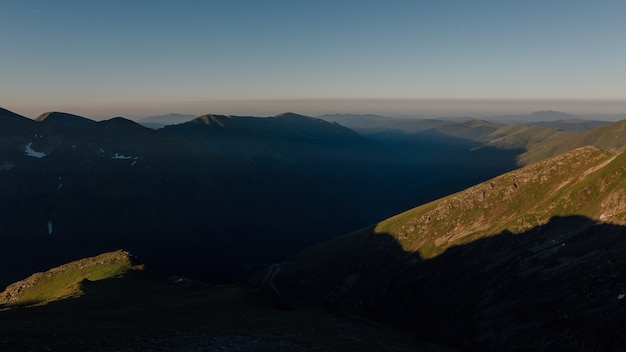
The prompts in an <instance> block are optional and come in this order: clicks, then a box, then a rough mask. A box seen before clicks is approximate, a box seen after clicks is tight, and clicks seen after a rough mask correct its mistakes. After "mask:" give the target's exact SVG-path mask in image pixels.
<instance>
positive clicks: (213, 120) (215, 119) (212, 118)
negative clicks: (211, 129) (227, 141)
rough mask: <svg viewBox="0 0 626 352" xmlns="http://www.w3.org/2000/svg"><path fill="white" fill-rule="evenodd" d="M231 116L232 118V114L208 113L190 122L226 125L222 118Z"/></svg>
mask: <svg viewBox="0 0 626 352" xmlns="http://www.w3.org/2000/svg"><path fill="white" fill-rule="evenodd" d="M229 118H231V116H225V115H213V114H206V115H202V116H199V117H196V118H195V119H193V120H191V121H189V122H191V123H196V124H204V125H208V126H211V125H218V126H222V127H224V123H223V122H222V121H221V120H224V119H229Z"/></svg>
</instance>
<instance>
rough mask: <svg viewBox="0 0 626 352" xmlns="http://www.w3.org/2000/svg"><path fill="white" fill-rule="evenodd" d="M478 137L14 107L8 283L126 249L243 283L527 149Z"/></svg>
mask: <svg viewBox="0 0 626 352" xmlns="http://www.w3.org/2000/svg"><path fill="white" fill-rule="evenodd" d="M475 145H476V143H475V142H473V141H465V140H461V139H458V138H455V137H447V136H443V137H438V138H436V139H433V138H431V137H428V138H423V139H412V140H411V141H407V142H404V141H402V142H394V143H387V142H384V141H381V140H376V139H374V138H370V137H368V136H363V135H360V134H358V133H356V132H354V131H352V130H350V129H348V128H346V127H343V126H341V125H338V124H335V123H329V122H326V121H324V120H321V119H317V118H311V117H306V116H302V115H297V114H292V113H287V114H282V115H278V116H275V117H240V116H219V115H204V116H200V117H198V118H194V119H192V120H190V121H188V122H185V123H182V124H178V125H172V126H167V127H164V128H161V129H159V130H153V129H149V128H145V127H143V126H141V125H139V124H137V123H136V122H133V121H130V120H128V119H125V118H121V117H117V118H112V119H109V120H104V121H98V122H96V121H93V120H90V119H86V118H84V117H80V116H76V115H73V114H68V113H60V112H52V113H46V114H42V115H41V116H40V117H39V118H37V119H35V120H31V119H28V118H25V117H23V116H19V115H17V114H14V113H11V112H9V111H7V110H2V114H0V182H1V183H2V184H3V185H4V186H5V187H3V188H2V189H0V197H1V198H2V199H3V203H2V205H0V211H1V213H2V214H4V216H3V217H2V218H0V238H1V239H2V240H3V241H4V243H5V245H4V246H3V248H2V255H1V256H0V284H2V285H7V284H9V283H11V282H13V281H15V280H18V279H20V278H23V277H24V276H26V275H28V274H30V273H32V272H36V271H41V270H45V269H46V268H49V267H52V266H55V265H60V264H62V263H64V262H66V261H68V260H73V259H78V258H82V257H86V256H92V255H96V254H98V253H101V252H102V251H110V250H115V249H117V248H125V249H127V250H130V251H132V252H133V253H134V254H136V255H138V256H140V257H142V258H144V260H146V261H148V262H150V263H152V266H153V267H155V269H157V270H160V271H163V272H164V273H167V274H174V273H178V274H186V275H189V276H196V277H200V278H203V279H206V280H209V281H212V282H232V281H238V280H242V279H243V278H244V277H245V275H247V274H250V273H251V272H252V271H254V270H256V269H255V268H258V267H259V266H262V265H266V264H268V263H272V262H274V261H278V260H282V259H284V258H286V256H287V255H289V254H290V253H293V252H294V251H296V250H299V249H302V248H304V247H306V246H308V245H312V244H315V243H318V242H320V241H322V240H326V239H330V238H333V237H336V236H338V235H340V234H342V233H346V232H348V231H350V230H351V229H354V228H359V227H362V226H366V225H367V224H370V223H372V222H375V221H378V220H382V219H384V218H385V217H388V216H391V215H393V214H395V213H397V212H399V211H402V210H403V209H407V208H410V207H412V206H415V205H418V204H420V203H423V202H425V201H428V200H432V199H436V198H437V197H440V196H443V195H445V194H447V193H449V192H451V191H457V190H460V189H462V188H464V187H468V186H470V185H472V184H474V183H476V182H479V181H481V180H484V179H486V178H489V177H493V176H495V175H497V174H499V173H502V172H504V171H508V170H511V169H513V168H515V167H516V165H515V161H514V158H515V155H516V153H517V151H511V150H498V149H496V148H490V147H486V148H482V149H480V150H473V149H472V147H474V146H475ZM460 160H462V161H463V163H462V164H458V163H457V161H460ZM476 165H483V166H482V167H478V168H477V167H476Z"/></svg>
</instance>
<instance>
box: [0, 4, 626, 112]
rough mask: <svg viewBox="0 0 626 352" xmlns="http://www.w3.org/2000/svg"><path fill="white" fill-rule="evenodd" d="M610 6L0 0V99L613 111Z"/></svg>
mask: <svg viewBox="0 0 626 352" xmlns="http://www.w3.org/2000/svg"><path fill="white" fill-rule="evenodd" d="M625 15H626V1H618V0H615V1H606V0H588V1H577V0H569V1H566V0H563V1H551V0H541V1H534V0H524V1H520V0H511V1H509V0H492V1H480V0H473V1H468V0H458V1H452V0H431V1H419V0H414V1H396V0H385V1H366V0H362V1H339V0H335V1H326V0H316V1H298V0H284V1H277V0H265V1H260V0H250V1H243V0H223V1H219V0H215V1H210V0H207V1H197V0H194V1H184V0H182V1H173V0H169V1H165V0H163V1H159V0H123V1H122V0H108V1H84V0H81V1H68V0H55V1H50V0H0V106H1V107H4V108H7V109H10V110H13V111H15V112H17V113H21V114H24V115H27V116H30V117H33V116H36V115H38V114H39V113H41V112H45V111H50V110H60V111H67V112H73V113H78V114H81V115H84V116H89V117H93V118H104V117H111V116H117V115H122V116H127V117H139V116H141V115H149V114H156V113H168V112H180V113H192V114H201V113H209V112H213V113H231V114H256V115H272V114H275V113H279V112H283V111H286V110H296V111H297V112H300V113H305V114H311V115H315V114H322V113H333V112H355V113H365V112H374V113H387V114H388V115H428V114H435V115H437V114H438V115H445V114H452V115H459V114H464V112H466V114H472V113H476V114H480V113H492V112H493V113H498V112H500V111H499V110H498V109H500V110H506V109H507V108H510V109H511V112H519V111H521V110H526V111H527V112H530V111H532V110H536V109H560V110H568V109H569V110H570V112H576V111H574V110H581V111H583V110H585V109H587V110H593V109H595V110H597V112H607V113H618V112H621V113H626V102H624V101H625V100H626V64H625V62H626V20H625V17H624V16H625ZM564 104H565V105H564ZM568 104H569V105H568ZM437 109H439V110H437ZM515 109H517V110H518V111H513V110H515Z"/></svg>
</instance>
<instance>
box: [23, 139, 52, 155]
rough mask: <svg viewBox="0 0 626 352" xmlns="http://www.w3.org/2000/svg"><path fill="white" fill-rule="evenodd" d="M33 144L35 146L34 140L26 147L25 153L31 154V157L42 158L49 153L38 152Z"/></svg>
mask: <svg viewBox="0 0 626 352" xmlns="http://www.w3.org/2000/svg"><path fill="white" fill-rule="evenodd" d="M32 146H33V142H30V143H28V144H27V145H26V147H25V148H24V154H26V156H30V157H33V158H37V159H41V158H43V157H44V156H46V155H48V154H46V153H44V152H38V151H36V150H34V149H33V148H32Z"/></svg>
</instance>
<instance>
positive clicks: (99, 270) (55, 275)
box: [0, 251, 142, 306]
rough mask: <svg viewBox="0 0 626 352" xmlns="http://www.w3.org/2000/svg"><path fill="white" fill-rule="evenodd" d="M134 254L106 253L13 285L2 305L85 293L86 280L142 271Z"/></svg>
mask: <svg viewBox="0 0 626 352" xmlns="http://www.w3.org/2000/svg"><path fill="white" fill-rule="evenodd" d="M141 268H142V267H141V266H140V265H135V264H133V259H132V258H131V256H130V255H129V254H128V253H127V252H124V251H116V252H110V253H104V254H101V255H99V256H96V257H92V258H86V259H81V260H77V261H74V262H71V263H68V264H65V265H62V266H60V267H56V268H53V269H50V270H48V271H46V272H43V273H35V274H33V275H31V276H29V277H28V278H26V279H24V280H22V281H18V282H16V283H14V284H11V285H9V286H8V287H7V288H6V290H5V291H4V292H2V293H0V306H1V305H6V306H23V305H32V304H41V303H48V302H51V301H55V300H58V299H62V298H68V297H78V296H80V295H81V294H82V283H84V282H85V281H84V280H89V281H97V280H104V279H111V278H116V277H120V276H122V275H124V274H125V273H127V272H128V271H129V270H139V269H141Z"/></svg>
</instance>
